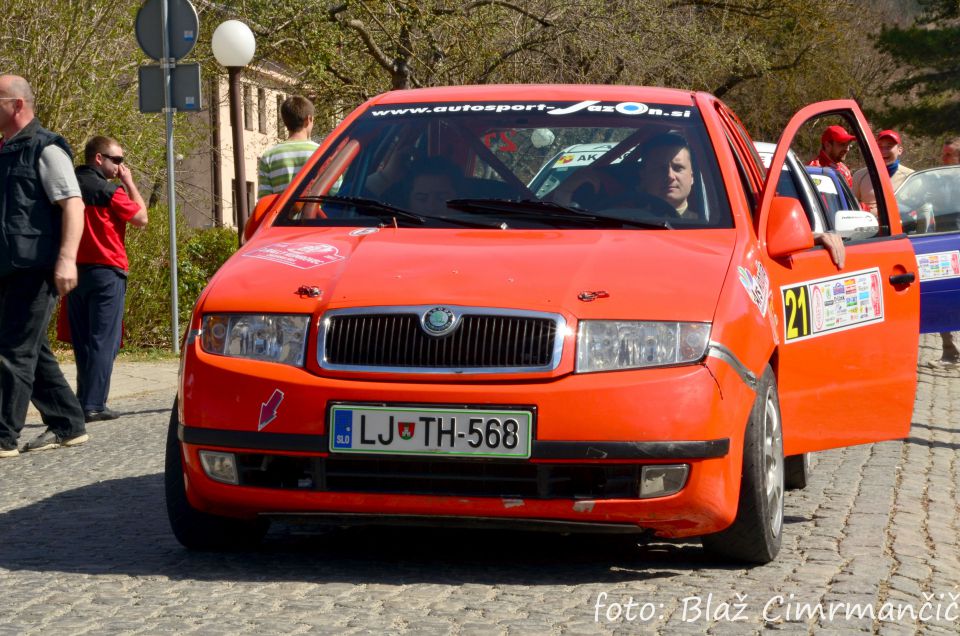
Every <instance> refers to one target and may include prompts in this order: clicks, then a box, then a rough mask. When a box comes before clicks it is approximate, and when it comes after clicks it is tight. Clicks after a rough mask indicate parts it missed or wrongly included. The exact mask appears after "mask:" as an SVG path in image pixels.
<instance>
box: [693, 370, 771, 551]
mask: <svg viewBox="0 0 960 636" xmlns="http://www.w3.org/2000/svg"><path fill="white" fill-rule="evenodd" d="M783 498H784V461H783V432H782V429H781V424H780V400H779V398H778V397H777V382H776V378H775V377H774V375H773V370H772V369H771V368H770V367H769V366H767V368H766V370H765V371H764V373H763V376H762V377H761V378H760V382H759V384H758V386H757V398H756V401H755V402H754V404H753V410H752V411H751V412H750V420H749V422H748V423H747V430H746V434H745V436H744V442H743V474H742V476H741V479H740V499H739V502H738V505H737V517H736V519H734V521H733V524H732V525H731V526H730V527H729V528H727V529H726V530H723V531H721V532H717V533H716V534H711V535H707V536H705V537H703V547H704V548H705V549H706V550H707V551H708V552H710V553H711V554H713V555H716V556H719V557H722V558H728V559H734V560H736V561H744V562H747V563H757V564H762V563H769V562H770V561H772V560H773V559H774V558H776V556H777V553H778V552H779V551H780V543H781V541H782V539H783Z"/></svg>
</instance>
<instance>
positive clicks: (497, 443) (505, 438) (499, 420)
mask: <svg viewBox="0 0 960 636" xmlns="http://www.w3.org/2000/svg"><path fill="white" fill-rule="evenodd" d="M532 430H533V413H532V412H531V411H523V410H497V409H491V410H484V409H469V410H463V409H436V408H406V407H391V406H384V407H382V406H363V405H350V404H338V405H335V406H332V407H331V408H330V452H332V453H375V454H386V455H447V456H455V457H512V458H517V459H525V458H528V457H530V438H531V433H532Z"/></svg>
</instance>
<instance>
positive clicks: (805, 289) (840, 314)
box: [780, 268, 883, 343]
mask: <svg viewBox="0 0 960 636" xmlns="http://www.w3.org/2000/svg"><path fill="white" fill-rule="evenodd" d="M780 293H781V297H782V299H783V314H784V321H783V329H784V334H783V339H784V341H785V342H787V343H789V342H794V341H797V340H805V339H807V338H815V337H817V336H823V335H827V334H829V333H832V332H834V331H843V330H846V329H855V328H857V327H863V326H866V325H869V324H872V323H875V322H883V292H882V289H881V286H880V270H879V269H876V268H874V269H869V270H863V271H859V272H851V273H849V274H845V275H843V276H834V277H831V278H820V279H817V280H810V281H805V282H801V283H796V284H793V285H785V286H783V287H781V288H780Z"/></svg>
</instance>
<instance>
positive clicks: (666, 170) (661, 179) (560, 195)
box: [551, 132, 846, 269]
mask: <svg viewBox="0 0 960 636" xmlns="http://www.w3.org/2000/svg"><path fill="white" fill-rule="evenodd" d="M640 155H641V157H643V161H642V162H641V163H640V173H639V188H637V189H634V188H625V187H624V186H623V184H621V183H620V182H619V181H617V180H616V179H614V178H613V177H612V176H611V175H609V174H607V173H606V172H605V171H604V170H603V169H602V168H600V169H597V168H593V167H586V168H581V169H580V170H578V171H577V172H576V173H574V174H573V175H571V176H570V177H569V178H567V179H566V180H565V181H564V182H563V183H561V184H560V185H559V186H558V187H557V188H556V190H554V191H553V193H551V196H552V199H553V200H554V201H555V202H557V203H560V204H562V205H577V204H580V203H581V202H582V201H583V200H584V199H585V200H586V201H587V202H588V203H589V202H590V201H593V202H595V203H596V206H590V205H587V206H586V207H588V208H589V207H595V209H603V208H630V207H641V208H648V209H650V210H651V211H653V212H654V213H655V214H657V215H658V216H661V217H663V218H664V219H666V220H668V221H669V220H674V219H694V220H696V219H700V218H702V217H701V214H700V212H699V210H696V209H693V208H691V206H690V200H689V199H690V193H691V191H692V190H693V184H694V183H695V181H696V177H695V176H694V170H693V156H692V154H691V152H690V147H689V145H688V144H687V140H686V139H685V138H684V137H683V136H682V135H680V134H678V133H676V132H666V133H661V134H659V135H656V136H654V137H651V138H650V139H648V140H647V141H645V142H644V143H643V145H642V146H640ZM584 195H586V196H584ZM651 195H653V196H654V197H656V198H657V199H658V200H660V201H662V202H666V203H667V204H669V208H666V206H662V207H661V206H657V205H650V204H649V202H648V200H649V199H650V196H651ZM638 203H639V205H638ZM670 208H672V214H671V211H670ZM813 241H814V244H815V245H820V246H822V247H823V248H824V249H825V250H826V251H827V253H828V254H829V255H830V259H831V260H832V261H833V263H834V265H836V266H837V269H842V268H843V264H844V261H845V260H846V250H845V249H844V245H843V239H842V238H841V237H840V235H838V234H835V233H833V232H825V233H818V232H815V233H814V235H813Z"/></svg>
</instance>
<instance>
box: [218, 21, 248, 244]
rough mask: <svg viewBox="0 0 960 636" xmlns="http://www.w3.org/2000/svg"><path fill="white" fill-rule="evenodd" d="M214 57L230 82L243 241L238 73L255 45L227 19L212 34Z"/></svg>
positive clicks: (244, 198)
mask: <svg viewBox="0 0 960 636" xmlns="http://www.w3.org/2000/svg"><path fill="white" fill-rule="evenodd" d="M211 45H212V47H213V56H214V57H216V58H217V61H218V62H219V63H220V64H222V65H223V66H226V67H227V74H228V77H229V79H230V91H229V96H230V97H229V101H230V126H231V127H232V128H233V167H234V181H235V184H234V192H235V197H236V201H237V235H238V240H239V241H240V242H241V243H242V242H243V226H244V225H245V224H246V222H247V216H248V212H247V175H246V172H247V171H246V167H245V159H244V152H243V111H242V110H241V108H242V107H241V101H240V100H241V97H240V71H242V70H243V67H244V66H246V65H247V64H249V63H250V60H252V59H253V53H254V51H256V48H257V43H256V40H255V39H254V37H253V32H252V31H251V30H250V27H248V26H247V25H246V24H244V23H243V22H240V21H239V20H227V21H226V22H223V23H221V24H220V26H218V27H217V29H216V30H215V31H214V32H213V40H212V41H211Z"/></svg>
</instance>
